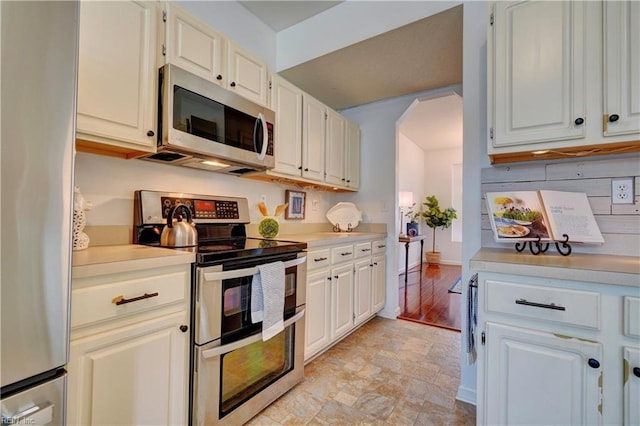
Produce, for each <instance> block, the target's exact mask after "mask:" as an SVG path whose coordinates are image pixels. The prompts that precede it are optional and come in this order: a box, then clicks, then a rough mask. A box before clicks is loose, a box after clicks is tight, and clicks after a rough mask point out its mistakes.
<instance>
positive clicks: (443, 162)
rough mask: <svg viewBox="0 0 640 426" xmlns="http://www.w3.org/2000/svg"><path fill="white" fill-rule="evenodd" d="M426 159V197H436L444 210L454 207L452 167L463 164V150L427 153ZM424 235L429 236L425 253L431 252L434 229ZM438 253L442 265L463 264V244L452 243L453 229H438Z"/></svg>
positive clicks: (441, 150)
mask: <svg viewBox="0 0 640 426" xmlns="http://www.w3.org/2000/svg"><path fill="white" fill-rule="evenodd" d="M424 157H425V171H424V179H425V184H424V187H425V196H426V195H435V196H436V197H437V198H438V201H439V203H440V208H441V209H442V210H444V209H445V208H447V207H452V205H453V204H452V198H453V197H452V191H451V188H452V186H453V181H452V167H453V165H454V164H459V163H461V162H462V148H454V149H439V150H433V151H425V153H424ZM454 220H457V219H454ZM424 234H426V235H428V236H429V239H428V240H426V241H425V251H431V249H432V244H433V243H432V238H433V229H431V228H429V227H426V226H425V232H424ZM436 251H439V252H440V253H441V255H440V256H441V261H442V263H445V264H455V265H460V264H461V263H462V244H461V243H460V242H459V241H452V238H451V228H447V229H444V230H443V229H440V228H438V229H436Z"/></svg>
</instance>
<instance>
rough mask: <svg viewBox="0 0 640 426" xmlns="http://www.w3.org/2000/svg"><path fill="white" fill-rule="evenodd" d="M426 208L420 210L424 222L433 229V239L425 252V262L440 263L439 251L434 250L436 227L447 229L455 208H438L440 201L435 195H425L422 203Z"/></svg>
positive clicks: (454, 216) (454, 217) (454, 214)
mask: <svg viewBox="0 0 640 426" xmlns="http://www.w3.org/2000/svg"><path fill="white" fill-rule="evenodd" d="M422 204H424V205H425V206H426V209H425V210H423V211H422V217H423V218H424V223H426V224H427V226H428V227H429V228H432V229H433V241H432V246H431V251H430V252H427V262H428V263H429V264H432V265H438V264H439V263H440V252H437V251H436V228H441V229H447V228H448V227H450V226H451V223H452V222H453V219H456V218H457V217H458V216H457V215H456V210H455V209H454V208H453V207H447V208H446V209H444V210H441V209H440V203H439V202H438V199H437V198H436V196H435V195H429V196H427V201H426V202H424V203H422Z"/></svg>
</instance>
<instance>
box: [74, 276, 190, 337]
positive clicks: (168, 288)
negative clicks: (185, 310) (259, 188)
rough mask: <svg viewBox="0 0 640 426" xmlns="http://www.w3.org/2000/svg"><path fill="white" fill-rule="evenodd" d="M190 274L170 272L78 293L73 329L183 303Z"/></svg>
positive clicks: (75, 292)
mask: <svg viewBox="0 0 640 426" xmlns="http://www.w3.org/2000/svg"><path fill="white" fill-rule="evenodd" d="M189 275H190V274H189V271H188V269H186V268H183V269H182V270H179V271H174V272H167V273H164V274H162V275H150V276H144V277H137V278H131V279H122V280H108V281H106V282H104V283H101V284H98V285H95V286H91V287H84V288H79V289H74V290H73V291H72V293H71V297H72V300H73V309H72V310H71V327H78V326H82V325H87V324H91V323H94V322H98V321H103V320H109V319H114V318H118V317H121V316H125V315H128V314H132V313H136V312H140V311H145V310H148V309H155V308H158V307H162V306H165V305H169V304H173V303H177V302H183V301H184V300H185V294H186V293H185V290H186V289H187V286H188V283H189Z"/></svg>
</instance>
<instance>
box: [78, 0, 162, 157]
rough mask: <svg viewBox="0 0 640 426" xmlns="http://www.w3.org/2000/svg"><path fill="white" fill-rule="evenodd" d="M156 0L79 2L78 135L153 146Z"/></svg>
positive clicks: (138, 146)
mask: <svg viewBox="0 0 640 426" xmlns="http://www.w3.org/2000/svg"><path fill="white" fill-rule="evenodd" d="M156 20H157V10H156V4H155V3H154V2H133V1H119V2H82V3H81V5H80V45H79V57H78V118H77V130H78V138H79V139H84V140H88V141H91V142H98V143H103V144H109V145H116V146H122V147H125V148H134V149H138V150H141V151H153V150H154V149H155V146H156V137H155V132H156V109H157V105H156V102H155V99H156V96H157V95H156V90H157V86H156V81H157V76H156V74H157V71H156V66H155V64H156V57H155V46H156V27H157V24H156Z"/></svg>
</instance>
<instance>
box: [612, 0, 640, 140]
mask: <svg viewBox="0 0 640 426" xmlns="http://www.w3.org/2000/svg"><path fill="white" fill-rule="evenodd" d="M603 23H604V77H605V84H604V117H603V126H604V134H605V135H607V136H608V135H625V134H634V133H635V134H638V133H640V3H638V2H635V1H633V2H632V1H627V2H620V1H605V2H604V18H603Z"/></svg>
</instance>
